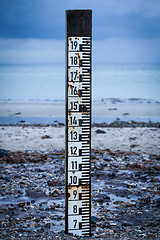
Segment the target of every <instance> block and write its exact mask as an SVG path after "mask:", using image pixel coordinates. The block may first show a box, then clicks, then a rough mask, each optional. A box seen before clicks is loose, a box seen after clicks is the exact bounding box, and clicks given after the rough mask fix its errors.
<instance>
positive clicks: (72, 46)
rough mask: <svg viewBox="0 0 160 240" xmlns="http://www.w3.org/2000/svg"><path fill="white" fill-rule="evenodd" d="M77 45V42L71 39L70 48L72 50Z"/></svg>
mask: <svg viewBox="0 0 160 240" xmlns="http://www.w3.org/2000/svg"><path fill="white" fill-rule="evenodd" d="M77 46H78V42H77V41H71V49H72V50H76V49H77Z"/></svg>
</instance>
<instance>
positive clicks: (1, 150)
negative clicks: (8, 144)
mask: <svg viewBox="0 0 160 240" xmlns="http://www.w3.org/2000/svg"><path fill="white" fill-rule="evenodd" d="M7 155H8V152H7V151H6V150H4V149H0V158H2V157H4V156H7Z"/></svg>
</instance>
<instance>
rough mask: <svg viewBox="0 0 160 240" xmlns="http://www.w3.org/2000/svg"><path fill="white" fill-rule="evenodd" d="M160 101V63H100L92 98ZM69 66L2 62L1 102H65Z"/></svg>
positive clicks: (94, 72)
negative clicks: (66, 69)
mask: <svg viewBox="0 0 160 240" xmlns="http://www.w3.org/2000/svg"><path fill="white" fill-rule="evenodd" d="M109 98H114V99H117V98H118V99H150V100H154V101H160V64H157V65H156V64H150V65H149V64H148V65H137V64H121V65H104V66H103V65H97V66H93V70H92V99H93V100H94V101H97V100H101V99H109ZM64 99H65V66H62V65H0V101H64Z"/></svg>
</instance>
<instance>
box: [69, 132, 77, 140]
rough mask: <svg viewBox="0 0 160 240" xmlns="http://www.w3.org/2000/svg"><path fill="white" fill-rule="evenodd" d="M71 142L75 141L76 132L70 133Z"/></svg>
mask: <svg viewBox="0 0 160 240" xmlns="http://www.w3.org/2000/svg"><path fill="white" fill-rule="evenodd" d="M70 134H71V140H77V132H76V131H71V132H70Z"/></svg>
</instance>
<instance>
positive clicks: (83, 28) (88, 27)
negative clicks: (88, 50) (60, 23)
mask: <svg viewBox="0 0 160 240" xmlns="http://www.w3.org/2000/svg"><path fill="white" fill-rule="evenodd" d="M66 23H67V26H66V28H67V29H66V30H67V31H66V32H67V38H68V37H71V36H73V37H74V36H76V37H91V36H92V10H67V11H66Z"/></svg>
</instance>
